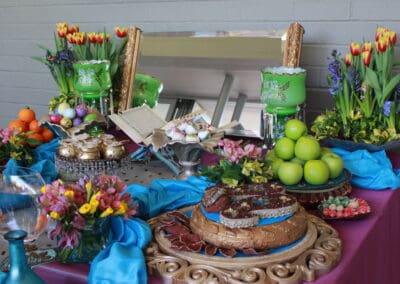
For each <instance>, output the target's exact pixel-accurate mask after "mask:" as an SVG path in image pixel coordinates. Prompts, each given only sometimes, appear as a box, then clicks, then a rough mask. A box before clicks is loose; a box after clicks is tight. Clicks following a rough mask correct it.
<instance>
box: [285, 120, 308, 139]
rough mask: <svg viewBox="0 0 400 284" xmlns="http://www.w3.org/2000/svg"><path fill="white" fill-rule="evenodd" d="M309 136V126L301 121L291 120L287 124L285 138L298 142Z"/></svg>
mask: <svg viewBox="0 0 400 284" xmlns="http://www.w3.org/2000/svg"><path fill="white" fill-rule="evenodd" d="M306 134H307V125H306V124H305V123H304V122H303V121H301V120H299V119H290V120H288V121H287V122H286V123H285V136H286V137H288V138H290V139H292V140H294V141H296V140H297V139H299V138H300V137H301V136H304V135H306Z"/></svg>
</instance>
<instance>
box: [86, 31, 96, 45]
mask: <svg viewBox="0 0 400 284" xmlns="http://www.w3.org/2000/svg"><path fill="white" fill-rule="evenodd" d="M86 35H87V38H88V41H89V42H90V43H96V42H97V38H96V33H87V34H86Z"/></svg>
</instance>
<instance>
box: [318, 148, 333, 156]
mask: <svg viewBox="0 0 400 284" xmlns="http://www.w3.org/2000/svg"><path fill="white" fill-rule="evenodd" d="M327 153H333V151H332V149H331V148H329V147H321V153H320V157H322V156H323V155H325V154H327Z"/></svg>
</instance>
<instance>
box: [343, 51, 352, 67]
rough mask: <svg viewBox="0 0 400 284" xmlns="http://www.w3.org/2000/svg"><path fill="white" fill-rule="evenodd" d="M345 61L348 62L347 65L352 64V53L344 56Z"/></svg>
mask: <svg viewBox="0 0 400 284" xmlns="http://www.w3.org/2000/svg"><path fill="white" fill-rule="evenodd" d="M344 63H346V66H350V65H351V54H350V53H347V54H346V55H345V56H344Z"/></svg>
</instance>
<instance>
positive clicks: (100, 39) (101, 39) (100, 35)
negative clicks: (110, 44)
mask: <svg viewBox="0 0 400 284" xmlns="http://www.w3.org/2000/svg"><path fill="white" fill-rule="evenodd" d="M96 41H97V43H98V44H103V42H104V33H98V34H96Z"/></svg>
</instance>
